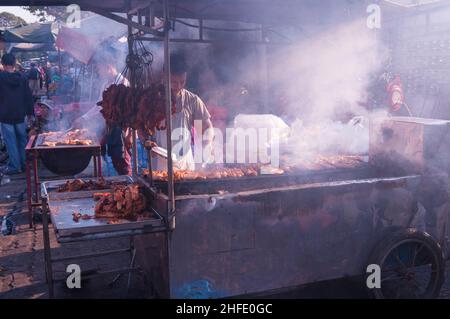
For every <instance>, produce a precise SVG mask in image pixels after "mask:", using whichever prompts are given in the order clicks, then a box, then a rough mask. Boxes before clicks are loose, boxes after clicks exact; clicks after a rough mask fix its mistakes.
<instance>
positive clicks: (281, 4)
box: [2, 0, 449, 25]
mask: <svg viewBox="0 0 450 319" xmlns="http://www.w3.org/2000/svg"><path fill="white" fill-rule="evenodd" d="M168 2H169V10H170V16H171V17H172V18H190V19H204V20H224V21H227V20H228V21H230V20H232V21H241V22H251V23H259V24H266V25H283V24H303V25H306V24H317V23H320V24H327V23H329V22H331V21H333V22H334V23H337V22H339V21H340V20H342V21H346V20H347V21H348V19H349V18H351V16H352V15H355V16H361V12H366V9H367V6H368V5H370V4H373V3H378V4H380V5H383V4H386V5H387V6H388V8H389V7H396V8H397V9H399V10H401V9H405V10H407V7H408V6H406V7H405V6H399V5H398V2H400V3H403V2H405V3H409V2H414V3H419V4H420V6H413V8H414V10H418V9H419V8H417V7H427V9H429V7H432V6H433V7H435V9H436V10H439V8H440V7H441V6H448V5H449V2H448V1H444V0H442V1H439V0H420V2H419V1H418V0H384V1H373V0H358V1H355V0H320V1H318V0H168ZM150 3H154V4H155V6H154V8H155V14H156V15H157V16H162V0H108V1H105V0H101V1H99V0H4V1H2V5H11V6H48V5H50V6H51V5H53V6H67V5H70V4H78V5H80V7H81V9H82V10H87V11H93V12H96V13H99V14H102V12H106V13H108V12H109V13H111V12H115V13H131V14H135V13H136V10H138V9H143V8H145V7H148V5H149V4H150ZM391 9H392V8H391ZM397 9H395V8H394V10H397ZM402 12H403V10H402Z"/></svg>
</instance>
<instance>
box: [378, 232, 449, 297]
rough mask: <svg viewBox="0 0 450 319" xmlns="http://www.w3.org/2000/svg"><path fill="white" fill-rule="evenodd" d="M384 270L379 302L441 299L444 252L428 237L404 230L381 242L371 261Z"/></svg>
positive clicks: (424, 234)
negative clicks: (382, 300) (385, 300)
mask: <svg viewBox="0 0 450 319" xmlns="http://www.w3.org/2000/svg"><path fill="white" fill-rule="evenodd" d="M371 264H376V265H379V266H380V269H381V285H380V288H374V289H369V292H370V294H371V295H372V296H373V297H375V298H377V299H384V298H386V299H405V298H407V299H412V298H417V299H419V298H420V299H426V298H436V297H438V296H439V292H440V290H441V287H442V284H443V282H444V279H445V278H444V277H445V261H444V256H443V253H442V249H441V247H440V246H439V244H438V243H437V242H435V241H434V240H433V238H432V237H431V236H430V235H428V234H427V233H424V232H420V231H418V230H417V229H403V230H400V231H397V232H395V233H393V234H391V235H390V236H389V237H388V238H386V239H384V240H382V241H381V242H380V244H379V245H378V246H376V248H375V249H374V251H373V253H372V254H371V257H370V258H369V265H371Z"/></svg>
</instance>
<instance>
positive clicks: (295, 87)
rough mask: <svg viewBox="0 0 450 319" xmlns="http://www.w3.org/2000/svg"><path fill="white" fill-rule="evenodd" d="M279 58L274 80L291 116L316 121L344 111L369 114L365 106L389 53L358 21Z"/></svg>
mask: <svg viewBox="0 0 450 319" xmlns="http://www.w3.org/2000/svg"><path fill="white" fill-rule="evenodd" d="M277 56H278V58H277V59H273V61H274V67H273V74H271V77H272V80H273V79H274V80H275V81H277V82H278V83H282V85H281V87H282V90H285V91H286V93H287V95H288V98H289V100H290V104H289V107H288V113H289V114H290V115H296V116H298V117H299V118H301V119H302V120H304V121H307V122H311V123H317V121H323V120H331V121H335V120H336V119H341V118H342V117H343V116H345V114H346V113H352V114H355V115H367V111H366V109H364V108H363V107H362V106H361V102H364V101H365V98H366V94H367V93H366V92H367V88H368V86H369V82H370V79H371V77H372V75H373V74H376V73H377V72H379V71H380V70H381V68H382V66H383V62H384V60H385V59H386V58H387V50H386V49H385V47H384V46H383V44H382V43H381V40H380V39H379V38H378V37H377V34H376V33H374V31H373V30H370V29H368V28H367V26H366V24H365V21H355V22H353V23H351V24H348V25H341V26H334V27H332V28H329V29H328V30H325V31H324V32H323V33H321V34H319V35H317V36H315V37H313V38H309V39H307V40H305V41H301V42H300V43H298V44H297V45H295V46H293V47H288V48H286V49H284V50H282V51H281V52H279V53H278V55H277Z"/></svg>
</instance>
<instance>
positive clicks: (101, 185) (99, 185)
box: [58, 177, 126, 192]
mask: <svg viewBox="0 0 450 319" xmlns="http://www.w3.org/2000/svg"><path fill="white" fill-rule="evenodd" d="M113 185H126V183H125V182H113V181H107V180H105V179H104V178H103V177H100V178H99V179H98V180H91V179H90V180H88V181H84V180H82V179H74V180H70V181H67V182H65V183H64V184H63V185H61V186H59V187H58V192H76V191H81V190H102V189H108V188H111V187H112V186H113Z"/></svg>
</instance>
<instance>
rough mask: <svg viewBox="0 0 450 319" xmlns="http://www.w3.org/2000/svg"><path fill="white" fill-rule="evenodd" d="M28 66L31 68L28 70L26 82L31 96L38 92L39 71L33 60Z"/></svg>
mask: <svg viewBox="0 0 450 319" xmlns="http://www.w3.org/2000/svg"><path fill="white" fill-rule="evenodd" d="M30 67H31V68H30V70H29V71H28V84H29V86H30V90H31V93H32V94H33V96H37V95H38V93H39V79H40V73H39V70H38V69H37V67H36V64H35V63H34V62H33V63H31V64H30Z"/></svg>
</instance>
